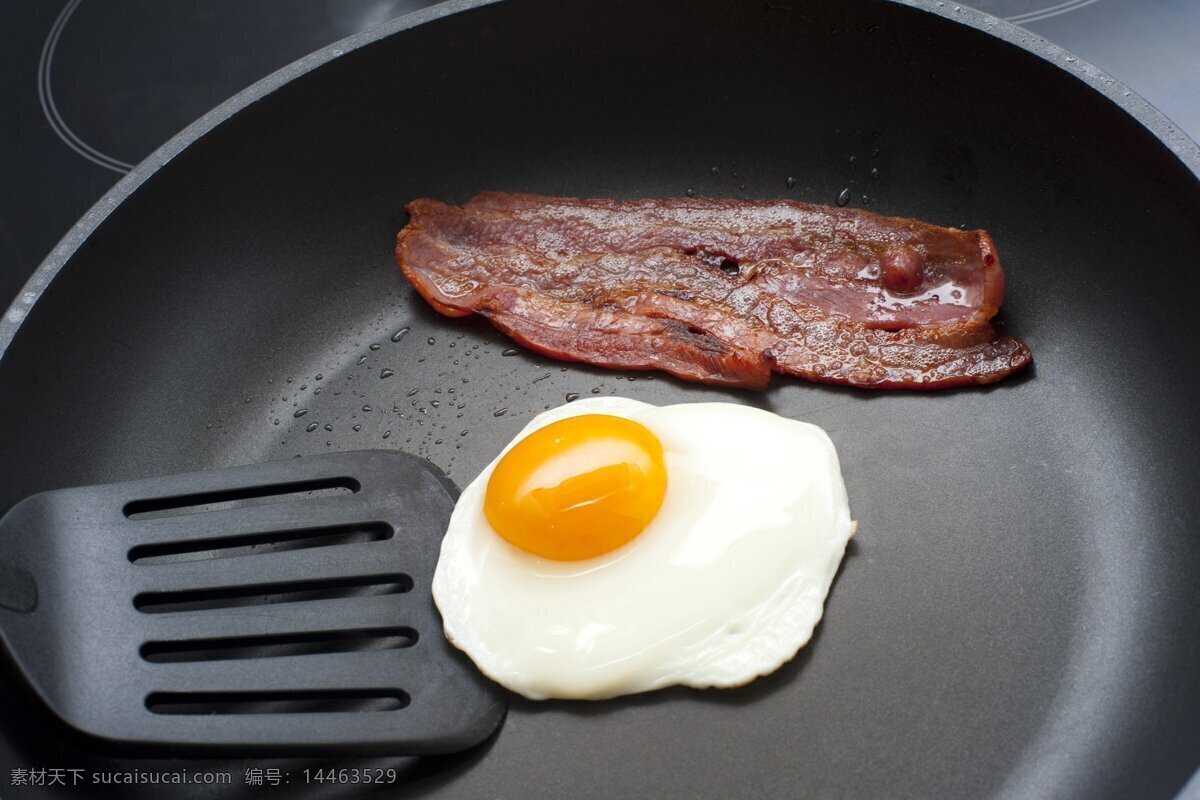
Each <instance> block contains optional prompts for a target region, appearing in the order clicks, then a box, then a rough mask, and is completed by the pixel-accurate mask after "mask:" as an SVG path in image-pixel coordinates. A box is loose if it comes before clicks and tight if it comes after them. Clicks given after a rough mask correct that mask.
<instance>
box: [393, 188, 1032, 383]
mask: <svg viewBox="0 0 1200 800" xmlns="http://www.w3.org/2000/svg"><path fill="white" fill-rule="evenodd" d="M406 210H407V211H408V214H409V217H410V220H409V223H408V225H407V226H405V228H404V229H403V230H401V231H400V234H399V235H398V237H397V241H396V260H397V262H398V264H399V265H400V268H401V270H402V271H403V273H404V275H405V277H407V278H408V280H409V281H410V282H411V283H412V284H413V286H414V287H415V288H416V289H417V291H418V292H420V294H421V295H422V296H423V297H424V298H425V299H426V300H427V301H428V302H429V303H430V304H431V305H432V306H433V307H434V308H435V309H437V310H438V311H440V312H441V313H443V314H446V315H448V316H464V315H467V314H472V313H476V314H482V315H483V316H485V317H487V318H488V319H489V320H491V322H492V323H493V324H494V325H495V326H496V327H497V328H499V329H500V330H502V331H504V332H505V333H506V334H508V335H509V336H511V337H512V338H513V339H515V340H516V341H518V342H520V343H521V344H523V345H525V346H526V347H529V348H531V349H533V350H536V351H538V352H541V353H544V354H546V355H549V356H552V357H554V358H559V359H565V360H574V361H585V362H588V363H591V364H596V365H599V366H605V367H614V368H621V369H660V370H664V371H666V372H669V373H671V374H673V375H676V376H678V377H680V378H684V379H686V380H694V381H701V382H704V383H713V384H723V385H732V386H741V387H746V388H755V389H761V388H763V387H765V386H766V385H767V382H768V380H769V378H770V375H771V373H772V372H773V371H774V372H781V373H788V374H792V375H798V376H800V377H802V378H806V379H808V380H814V381H822V382H828V383H843V384H851V385H855V386H862V387H869V388H914V389H939V388H945V387H951V386H964V385H972V384H983V383H991V382H993V381H996V380H999V379H1001V378H1003V377H1004V376H1006V375H1009V374H1011V373H1013V372H1016V371H1018V370H1020V369H1022V368H1024V367H1026V366H1027V365H1028V364H1029V363H1030V362H1031V360H1032V357H1031V355H1030V352H1029V348H1028V347H1026V346H1025V345H1024V343H1022V342H1020V341H1018V340H1016V339H1013V338H1009V337H1001V336H998V335H997V334H996V333H995V331H994V330H993V329H992V327H991V325H990V324H989V320H990V319H991V318H992V316H993V315H994V314H995V313H996V311H997V310H998V309H999V307H1000V303H1001V301H1002V300H1003V297H1004V273H1003V272H1002V271H1001V269H1000V262H999V259H998V258H997V256H996V252H995V247H994V246H993V244H992V240H991V238H990V237H989V236H988V235H987V233H986V232H984V231H961V230H957V229H954V228H941V227H937V226H934V225H929V224H926V223H923V222H918V221H916V220H911V219H903V218H896V217H882V216H879V215H877V214H872V213H869V212H866V211H860V210H855V209H842V208H829V207H825V206H816V205H808V204H804V203H797V202H792V201H787V200H716V199H700V198H672V199H663V200H626V201H619V200H604V199H597V200H580V199H575V198H567V197H544V196H537V195H526V194H505V193H498V192H487V193H484V194H480V195H478V196H476V197H475V198H473V199H472V200H470V201H469V202H467V203H466V204H465V205H463V206H453V205H447V204H445V203H441V202H439V201H437V200H429V199H420V200H415V201H413V202H412V203H409V205H408V206H407V207H406Z"/></svg>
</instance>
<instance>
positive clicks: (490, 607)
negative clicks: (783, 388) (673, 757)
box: [433, 397, 855, 700]
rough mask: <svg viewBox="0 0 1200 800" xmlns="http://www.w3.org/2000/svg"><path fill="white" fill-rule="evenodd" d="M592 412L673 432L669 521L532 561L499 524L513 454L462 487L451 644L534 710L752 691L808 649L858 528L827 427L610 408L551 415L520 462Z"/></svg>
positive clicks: (447, 590)
mask: <svg viewBox="0 0 1200 800" xmlns="http://www.w3.org/2000/svg"><path fill="white" fill-rule="evenodd" d="M580 414H613V415H616V416H621V417H626V418H628V419H631V420H634V421H636V422H639V423H641V424H642V425H645V426H646V427H647V428H648V429H649V430H650V431H651V432H653V433H654V434H655V435H656V436H657V437H658V438H659V440H660V441H661V442H662V445H663V455H664V460H665V463H666V469H667V491H666V496H665V498H664V499H663V504H662V507H661V508H660V509H659V512H658V514H657V515H656V516H655V518H654V519H653V520H652V521H651V522H650V524H649V525H648V526H647V528H646V529H645V530H644V531H643V532H642V533H641V534H640V535H639V536H638V537H636V538H635V539H633V540H632V541H631V542H629V543H628V544H626V545H625V546H623V547H621V548H619V549H617V550H615V551H613V552H612V553H608V554H606V555H603V556H600V557H597V558H593V559H588V560H586V561H554V560H551V559H545V558H540V557H537V556H533V555H531V554H529V553H527V552H525V551H523V550H520V549H519V548H517V547H514V546H513V545H511V544H509V543H508V542H506V541H505V540H504V539H502V538H500V536H499V535H498V534H496V533H495V532H494V531H493V530H492V528H491V526H490V525H489V524H488V521H487V518H486V517H485V516H484V512H483V500H484V493H485V490H486V488H487V483H488V479H489V478H490V477H491V474H492V470H493V469H494V468H495V466H496V463H497V462H498V461H499V460H500V457H501V456H503V454H504V453H501V454H500V456H497V457H496V460H495V461H493V462H492V463H491V464H490V465H489V466H488V467H487V468H486V469H484V470H483V472H482V473H480V475H479V477H477V478H476V479H475V480H474V481H473V482H472V483H471V484H470V485H469V486H467V488H466V489H464V490H463V493H462V496H461V497H460V498H459V500H458V504H457V506H456V507H455V509H454V513H453V515H452V516H451V518H450V523H449V528H448V530H447V533H446V537H445V539H444V540H443V542H442V550H441V558H440V560H439V562H438V566H437V570H436V573H435V575H434V579H433V596H434V600H435V602H436V603H437V606H438V609H439V610H440V611H441V614H442V618H443V622H444V625H445V631H446V636H447V638H449V640H450V641H451V642H453V643H454V644H455V645H456V646H457V647H458V648H460V649H461V650H463V651H464V652H466V654H467V655H468V656H469V657H470V658H471V659H472V660H473V661H474V662H475V664H476V665H477V666H478V667H479V669H480V670H481V671H482V672H483V673H484V674H485V675H487V676H488V677H490V678H492V679H493V680H495V681H497V682H498V683H500V684H502V685H503V686H505V687H507V688H508V689H510V690H512V691H514V692H517V693H519V694H521V695H524V696H525V697H528V698H531V699H535V700H541V699H546V698H552V697H555V698H573V699H602V698H607V697H614V696H617V695H624V694H632V693H636V692H645V691H650V690H652V689H659V688H662V687H665V686H670V685H674V684H684V685H687V686H694V687H697V688H706V687H732V686H740V685H742V684H745V683H747V682H749V681H751V680H753V679H754V678H755V677H757V676H759V675H765V674H767V673H770V672H773V671H774V670H776V669H778V668H779V667H780V666H781V665H782V664H784V663H785V662H787V661H788V660H790V659H791V658H792V657H793V656H795V654H796V652H797V651H798V650H799V649H800V648H801V647H802V646H803V645H804V644H805V643H807V642H808V640H809V638H810V637H811V636H812V631H813V628H814V627H815V626H816V624H817V623H818V622H819V621H820V619H821V614H822V611H823V605H824V602H825V597H826V595H827V594H828V592H829V586H830V584H831V583H832V581H833V577H834V575H835V573H836V572H837V568H838V565H839V563H840V562H841V559H842V556H843V554H844V553H845V550H846V543H847V542H848V541H849V539H850V537H851V536H852V535H853V534H854V528H855V523H854V522H853V521H852V520H851V518H850V509H849V504H848V501H847V498H846V489H845V486H844V484H843V482H842V475H841V470H840V468H839V465H838V458H837V452H836V451H835V450H834V446H833V443H832V442H831V441H830V440H829V437H828V436H827V435H826V434H825V432H824V431H823V430H821V429H820V428H818V427H817V426H815V425H810V424H807V423H803V422H797V421H795V420H789V419H785V418H783V417H779V416H777V415H775V414H772V413H770V412H767V411H762V410H759V409H755V408H748V407H746V406H740V405H734V404H728V403H697V404H685V405H675V406H662V407H658V406H652V405H649V404H646V403H641V402H638V401H635V400H628V399H624V398H619V397H605V398H593V399H588V400H581V401H578V402H575V403H571V404H569V405H565V406H561V407H559V408H555V409H551V410H549V411H546V412H544V413H542V414H539V415H538V416H537V417H535V418H534V419H533V420H532V421H531V422H530V423H529V424H528V425H527V426H526V427H525V429H524V430H523V431H522V432H521V433H520V435H519V436H518V437H517V438H516V439H514V440H513V442H512V443H510V444H509V445H508V447H506V448H505V450H504V452H507V451H508V449H509V448H511V447H512V446H513V445H514V444H516V442H518V441H520V440H521V439H523V438H524V437H526V436H528V435H529V434H530V433H532V432H533V431H535V430H537V429H538V428H541V427H543V426H545V425H548V424H550V423H551V422H556V421H558V420H561V419H565V418H567V417H571V416H576V415H580Z"/></svg>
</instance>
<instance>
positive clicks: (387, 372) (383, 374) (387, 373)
mask: <svg viewBox="0 0 1200 800" xmlns="http://www.w3.org/2000/svg"><path fill="white" fill-rule="evenodd" d="M395 374H396V371H395V370H392V369H383V370H380V371H379V377H380V378H390V377H392V376H393V375H395Z"/></svg>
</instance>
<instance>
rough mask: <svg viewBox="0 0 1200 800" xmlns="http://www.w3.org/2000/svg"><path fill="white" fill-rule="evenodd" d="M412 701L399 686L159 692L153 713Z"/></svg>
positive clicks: (359, 708) (302, 709)
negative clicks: (297, 690)
mask: <svg viewBox="0 0 1200 800" xmlns="http://www.w3.org/2000/svg"><path fill="white" fill-rule="evenodd" d="M408 703H409V697H408V694H407V693H406V692H402V691H400V690H399V689H362V690H351V689H345V690H339V691H300V692H155V693H154V694H151V695H149V696H148V697H147V698H146V708H147V709H148V710H149V711H150V712H151V713H152V714H333V713H339V712H347V711H351V712H363V711H396V710H398V709H401V708H404V707H405V706H407V705H408Z"/></svg>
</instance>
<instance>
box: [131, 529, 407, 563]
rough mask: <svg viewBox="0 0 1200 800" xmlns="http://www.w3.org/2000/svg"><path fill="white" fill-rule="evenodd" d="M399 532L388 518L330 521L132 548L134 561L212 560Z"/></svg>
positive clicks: (358, 540)
mask: <svg viewBox="0 0 1200 800" xmlns="http://www.w3.org/2000/svg"><path fill="white" fill-rule="evenodd" d="M395 535H396V532H395V530H393V529H392V526H391V525H388V524H387V523H386V522H366V523H358V524H353V525H331V526H327V527H323V528H308V529H306V530H294V531H268V532H264V533H250V534H246V535H244V536H223V537H207V538H201V539H188V540H186V541H175V542H163V543H160V544H142V545H138V546H137V547H134V548H133V549H131V550H130V551H129V560H130V561H132V562H133V563H134V564H141V565H147V566H148V565H151V564H173V563H177V562H180V561H210V560H212V559H216V558H236V557H239V556H253V555H262V554H264V553H278V552H280V551H283V550H304V549H305V548H309V547H333V546H336V545H342V544H358V543H361V542H382V541H386V540H387V539H391V538H392V537H393V536H395Z"/></svg>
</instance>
